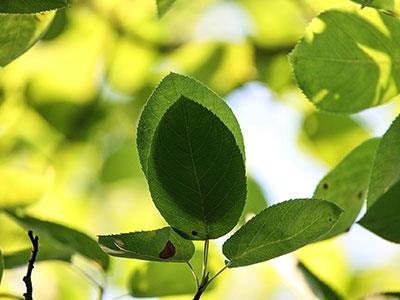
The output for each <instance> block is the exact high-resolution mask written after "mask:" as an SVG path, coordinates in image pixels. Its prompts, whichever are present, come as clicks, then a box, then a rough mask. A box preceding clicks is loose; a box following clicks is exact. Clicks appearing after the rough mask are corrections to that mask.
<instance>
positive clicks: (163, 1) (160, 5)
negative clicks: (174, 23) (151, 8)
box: [157, 0, 175, 18]
mask: <svg viewBox="0 0 400 300" xmlns="http://www.w3.org/2000/svg"><path fill="white" fill-rule="evenodd" d="M174 3H175V0H157V11H158V17H159V18H161V17H162V16H164V15H165V14H166V13H167V11H168V10H169V9H170V8H171V6H172V5H173V4H174Z"/></svg>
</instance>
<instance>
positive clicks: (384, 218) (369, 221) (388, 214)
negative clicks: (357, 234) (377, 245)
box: [358, 181, 400, 243]
mask: <svg viewBox="0 0 400 300" xmlns="http://www.w3.org/2000/svg"><path fill="white" fill-rule="evenodd" d="M399 199H400V181H398V182H397V183H395V184H394V185H392V186H391V187H390V189H389V190H388V191H387V192H385V193H384V194H383V195H382V196H380V197H379V198H378V199H377V200H376V201H375V202H374V204H373V205H372V206H370V207H368V210H367V213H366V214H365V215H364V217H363V218H362V219H361V220H360V221H359V222H358V223H359V224H360V225H361V226H363V227H364V228H366V229H368V230H369V231H372V232H373V233H375V234H376V235H379V236H380V237H382V238H384V239H386V240H388V241H391V242H395V243H400V231H399V228H400V214H399V211H400V201H399Z"/></svg>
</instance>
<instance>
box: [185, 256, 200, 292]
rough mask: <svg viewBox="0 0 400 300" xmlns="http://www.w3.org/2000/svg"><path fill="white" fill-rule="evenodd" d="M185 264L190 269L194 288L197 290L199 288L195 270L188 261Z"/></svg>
mask: <svg viewBox="0 0 400 300" xmlns="http://www.w3.org/2000/svg"><path fill="white" fill-rule="evenodd" d="M186 264H187V265H188V267H189V269H190V271H191V272H192V274H193V277H194V279H195V281H196V289H197V290H198V289H199V278H197V275H196V272H195V271H194V269H193V267H192V265H191V264H190V262H186Z"/></svg>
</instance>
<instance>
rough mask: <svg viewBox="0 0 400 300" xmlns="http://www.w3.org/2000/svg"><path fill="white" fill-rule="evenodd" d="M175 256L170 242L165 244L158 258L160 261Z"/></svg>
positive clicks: (173, 247)
mask: <svg viewBox="0 0 400 300" xmlns="http://www.w3.org/2000/svg"><path fill="white" fill-rule="evenodd" d="M174 255H175V246H174V244H172V242H171V241H168V242H167V243H166V244H165V247H164V249H163V250H162V251H161V252H160V258H162V259H168V258H171V257H173V256H174Z"/></svg>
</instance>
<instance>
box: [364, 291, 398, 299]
mask: <svg viewBox="0 0 400 300" xmlns="http://www.w3.org/2000/svg"><path fill="white" fill-rule="evenodd" d="M397 299H400V293H396V292H387V293H379V294H374V295H371V296H367V297H365V298H363V300H397Z"/></svg>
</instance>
